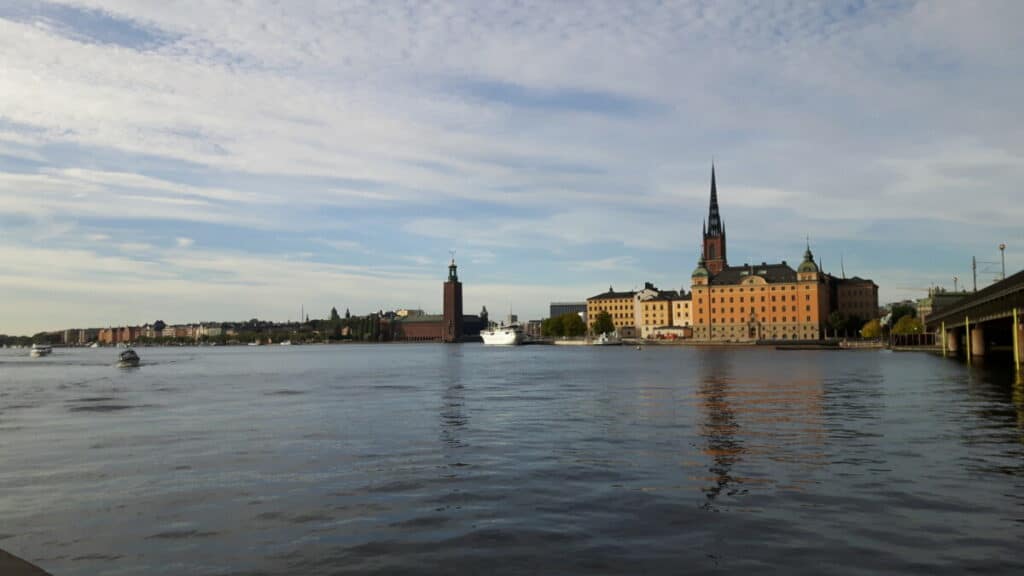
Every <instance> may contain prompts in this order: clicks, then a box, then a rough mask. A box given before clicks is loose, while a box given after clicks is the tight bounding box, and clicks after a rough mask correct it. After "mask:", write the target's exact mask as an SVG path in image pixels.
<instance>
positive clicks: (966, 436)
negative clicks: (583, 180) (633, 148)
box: [0, 345, 1024, 576]
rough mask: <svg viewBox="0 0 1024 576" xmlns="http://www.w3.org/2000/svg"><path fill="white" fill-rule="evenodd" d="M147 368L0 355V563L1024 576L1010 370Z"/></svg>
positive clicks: (258, 358) (834, 355) (474, 360)
mask: <svg viewBox="0 0 1024 576" xmlns="http://www.w3.org/2000/svg"><path fill="white" fill-rule="evenodd" d="M140 352H141V355H142V358H143V362H144V365H143V366H142V367H141V368H138V369H117V368H114V367H112V365H111V364H112V363H113V360H114V356H115V353H114V351H112V350H60V349H58V350H56V351H55V353H54V355H53V356H51V357H48V358H44V359H36V360H31V359H29V358H27V357H25V356H24V351H11V350H3V351H0V548H3V549H5V550H8V551H10V552H13V553H15V554H17V555H20V556H22V557H24V558H26V559H28V560H32V561H34V562H36V563H38V564H39V565H40V566H42V567H43V568H45V569H47V570H49V571H51V572H52V573H54V574H55V575H57V576H65V575H92V574H335V573H359V574H364V573H374V572H376V573H456V572H457V573H482V572H486V573H496V574H506V573H507V574H520V573H522V574H535V573H537V574H540V573H544V574H549V573H558V574H572V573H604V574H607V573H618V574H640V573H673V574H675V573H733V572H740V571H743V572H750V571H754V572H755V573H756V572H776V573H786V574H822V573H829V574H869V573H920V574H961V573H964V572H968V571H980V572H985V573H1017V574H1024V552H1022V550H1024V386H1022V385H1020V384H1016V385H1015V384H1014V377H1013V374H1012V372H1010V371H1008V370H1005V369H1003V368H1004V366H1005V363H1000V365H999V367H998V368H997V367H995V366H993V364H994V362H990V363H989V366H988V367H981V366H975V367H973V368H970V367H967V366H965V365H963V364H961V363H958V362H956V361H952V360H944V359H942V358H938V357H934V356H929V355H922V354H898V353H890V352H878V351H857V352H815V351H808V352H778V351H774V350H767V349H693V348H680V347H647V348H645V349H644V350H640V351H637V350H634V349H632V348H628V347H621V348H576V347H570V348H564V347H545V346H535V347H522V348H514V349H500V348H485V347H483V346H480V345H461V346H441V345H410V346H404V345H382V346H358V345H353V346H301V347H298V346H296V347H290V348H287V347H263V348H248V347H240V348H176V349H142V350H140ZM15 353H20V355H16V354H15Z"/></svg>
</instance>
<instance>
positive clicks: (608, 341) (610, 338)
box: [593, 332, 622, 346]
mask: <svg viewBox="0 0 1024 576" xmlns="http://www.w3.org/2000/svg"><path fill="white" fill-rule="evenodd" d="M593 344H594V346H622V339H621V338H619V335H618V334H616V333H615V332H602V333H601V335H600V336H598V337H597V338H595V339H594V342H593Z"/></svg>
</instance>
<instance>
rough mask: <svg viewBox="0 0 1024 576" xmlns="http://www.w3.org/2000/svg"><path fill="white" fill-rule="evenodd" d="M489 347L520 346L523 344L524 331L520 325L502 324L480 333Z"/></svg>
mask: <svg viewBox="0 0 1024 576" xmlns="http://www.w3.org/2000/svg"><path fill="white" fill-rule="evenodd" d="M480 337H481V338H483V339H484V344H486V345H488V346H518V345H519V344H522V343H523V329H522V328H521V327H520V326H519V324H514V323H513V324H502V325H500V326H492V327H490V328H487V329H486V330H481V331H480Z"/></svg>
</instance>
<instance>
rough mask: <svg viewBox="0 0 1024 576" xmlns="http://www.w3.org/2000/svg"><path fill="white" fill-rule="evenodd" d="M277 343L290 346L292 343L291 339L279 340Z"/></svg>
mask: <svg viewBox="0 0 1024 576" xmlns="http://www.w3.org/2000/svg"><path fill="white" fill-rule="evenodd" d="M278 345H279V346H291V345H292V341H291V340H285V341H284V342H279V343H278Z"/></svg>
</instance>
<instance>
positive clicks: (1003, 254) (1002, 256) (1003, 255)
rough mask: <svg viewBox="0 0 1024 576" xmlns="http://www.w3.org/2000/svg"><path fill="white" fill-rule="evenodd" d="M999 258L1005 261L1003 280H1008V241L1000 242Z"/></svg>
mask: <svg viewBox="0 0 1024 576" xmlns="http://www.w3.org/2000/svg"><path fill="white" fill-rule="evenodd" d="M999 260H1001V261H1002V263H1003V280H1006V243H1005V242H1002V243H1000V244H999Z"/></svg>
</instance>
